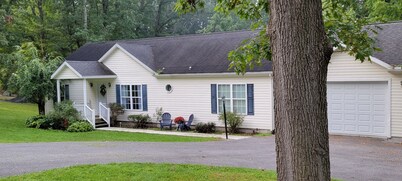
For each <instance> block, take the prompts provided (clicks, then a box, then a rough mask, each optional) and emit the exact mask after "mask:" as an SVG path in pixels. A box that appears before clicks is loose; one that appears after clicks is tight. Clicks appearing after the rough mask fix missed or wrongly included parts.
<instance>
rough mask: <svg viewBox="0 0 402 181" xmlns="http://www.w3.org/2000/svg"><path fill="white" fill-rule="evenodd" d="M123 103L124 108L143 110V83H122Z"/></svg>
mask: <svg viewBox="0 0 402 181" xmlns="http://www.w3.org/2000/svg"><path fill="white" fill-rule="evenodd" d="M121 104H122V106H123V107H124V109H131V110H142V88H141V85H121Z"/></svg>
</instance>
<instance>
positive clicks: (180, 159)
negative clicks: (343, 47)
mask: <svg viewBox="0 0 402 181" xmlns="http://www.w3.org/2000/svg"><path fill="white" fill-rule="evenodd" d="M330 151H331V153H330V154H331V170H332V177H335V178H340V179H344V180H400V179H401V178H402V145H401V144H394V143H388V142H384V141H383V140H381V139H373V138H360V137H346V136H331V138H330ZM111 162H156V163H161V162H168V163H191V164H206V165H217V166H235V167H250V168H261V169H272V170H274V169H275V140H274V137H260V138H249V139H243V140H230V141H215V142H202V143H141V142H63V143H22V144H0V176H1V177H4V176H9V175H18V174H23V173H28V172H36V171H42V170H47V169H52V168H59V167H66V166H72V165H79V164H93V163H111Z"/></svg>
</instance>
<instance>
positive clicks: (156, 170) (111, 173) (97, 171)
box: [0, 163, 276, 181]
mask: <svg viewBox="0 0 402 181" xmlns="http://www.w3.org/2000/svg"><path fill="white" fill-rule="evenodd" d="M0 180H38V181H39V180H46V181H47V180H194V181H196V180H200V181H204V180H219V181H221V180H236V181H242V180H244V181H249V180H265V181H269V180H276V175H275V172H273V171H266V170H258V169H249V168H233V167H213V166H201V165H183V164H151V163H120V164H116V163H114V164H107V165H83V166H74V167H67V168H59V169H54V170H48V171H44V172H38V173H32V174H26V175H21V176H13V177H8V178H4V179H0Z"/></svg>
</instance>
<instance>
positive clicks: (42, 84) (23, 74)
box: [10, 43, 61, 114]
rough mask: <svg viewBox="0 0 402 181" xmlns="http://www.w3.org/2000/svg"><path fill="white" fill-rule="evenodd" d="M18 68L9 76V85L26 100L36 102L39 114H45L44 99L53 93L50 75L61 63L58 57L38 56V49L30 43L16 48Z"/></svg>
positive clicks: (53, 86) (53, 85) (53, 88)
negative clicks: (44, 57)
mask: <svg viewBox="0 0 402 181" xmlns="http://www.w3.org/2000/svg"><path fill="white" fill-rule="evenodd" d="M15 57H17V58H18V59H19V61H18V63H19V67H20V68H19V69H18V70H17V72H16V73H14V74H13V75H12V77H11V81H10V87H12V88H15V89H16V90H17V92H18V94H19V95H21V96H23V97H24V98H26V99H27V100H28V101H30V102H33V103H36V104H38V110H39V114H45V102H46V99H50V98H52V97H53V95H54V93H55V84H54V81H53V80H51V79H50V76H51V75H52V74H53V72H54V71H55V70H56V69H57V67H58V66H59V65H60V63H61V59H60V58H46V59H43V58H40V57H39V51H38V50H37V49H36V47H35V46H34V45H33V44H32V43H30V44H24V45H23V46H22V47H21V48H19V49H18V52H17V53H16V55H15Z"/></svg>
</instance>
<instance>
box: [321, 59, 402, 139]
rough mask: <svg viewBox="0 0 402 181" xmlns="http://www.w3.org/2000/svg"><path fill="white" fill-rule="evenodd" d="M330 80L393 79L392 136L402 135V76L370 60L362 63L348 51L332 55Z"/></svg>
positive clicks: (329, 71)
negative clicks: (391, 72)
mask: <svg viewBox="0 0 402 181" xmlns="http://www.w3.org/2000/svg"><path fill="white" fill-rule="evenodd" d="M328 81H391V115H390V119H391V136H393V137H402V86H401V81H402V76H401V75H394V74H390V73H389V72H388V71H387V69H385V68H384V67H382V66H380V65H378V64H376V63H370V62H368V61H366V62H364V63H360V61H355V60H354V57H351V56H349V55H348V54H347V53H343V52H336V53H334V54H333V55H332V58H331V63H330V65H329V70H328Z"/></svg>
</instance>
